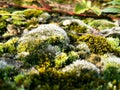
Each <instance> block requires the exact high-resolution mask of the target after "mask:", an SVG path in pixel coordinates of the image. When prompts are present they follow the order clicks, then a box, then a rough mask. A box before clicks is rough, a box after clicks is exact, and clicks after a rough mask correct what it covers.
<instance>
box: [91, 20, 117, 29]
mask: <svg viewBox="0 0 120 90" xmlns="http://www.w3.org/2000/svg"><path fill="white" fill-rule="evenodd" d="M89 25H90V26H92V27H93V28H95V29H98V30H104V29H108V28H112V27H115V26H116V25H115V24H114V23H113V22H110V21H108V20H104V19H103V20H93V21H92V22H90V23H89Z"/></svg>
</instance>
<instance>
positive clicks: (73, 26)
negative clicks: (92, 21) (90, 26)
mask: <svg viewBox="0 0 120 90" xmlns="http://www.w3.org/2000/svg"><path fill="white" fill-rule="evenodd" d="M66 29H67V30H70V31H74V32H75V33H85V32H86V31H87V28H86V27H85V26H81V25H78V24H77V23H75V22H74V23H71V24H70V25H68V26H67V28H66Z"/></svg>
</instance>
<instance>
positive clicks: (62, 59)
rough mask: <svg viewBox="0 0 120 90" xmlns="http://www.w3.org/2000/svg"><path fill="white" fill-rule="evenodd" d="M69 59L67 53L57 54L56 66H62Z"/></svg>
mask: <svg viewBox="0 0 120 90" xmlns="http://www.w3.org/2000/svg"><path fill="white" fill-rule="evenodd" d="M67 59H68V56H67V54H66V53H61V54H59V55H57V56H56V58H55V66H56V67H62V66H63V65H64V64H65V62H66V60H67Z"/></svg>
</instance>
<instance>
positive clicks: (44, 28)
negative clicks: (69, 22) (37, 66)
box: [17, 24, 69, 63]
mask: <svg viewBox="0 0 120 90" xmlns="http://www.w3.org/2000/svg"><path fill="white" fill-rule="evenodd" d="M68 42H69V39H68V37H67V34H66V32H65V31H64V30H63V29H62V28H60V27H58V26H56V25H54V24H50V25H49V24H48V25H47V24H46V25H41V26H39V27H38V28H36V29H33V30H31V31H30V32H28V34H25V35H24V36H23V37H21V38H20V40H19V42H18V46H17V51H18V53H22V52H27V53H29V55H27V57H26V58H25V59H27V60H28V62H30V63H31V60H32V62H34V61H41V62H44V61H46V60H48V59H50V60H53V59H55V56H56V55H58V54H59V53H61V52H62V51H64V50H65V49H66V48H67V43H68ZM27 60H26V61H27Z"/></svg>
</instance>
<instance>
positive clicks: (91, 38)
mask: <svg viewBox="0 0 120 90" xmlns="http://www.w3.org/2000/svg"><path fill="white" fill-rule="evenodd" d="M78 41H83V42H86V44H87V45H88V46H89V48H90V51H91V52H92V53H96V54H104V53H107V52H112V48H111V45H110V44H109V43H108V42H107V40H106V38H104V37H102V36H95V35H91V34H87V35H84V36H81V37H80V38H79V39H78Z"/></svg>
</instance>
